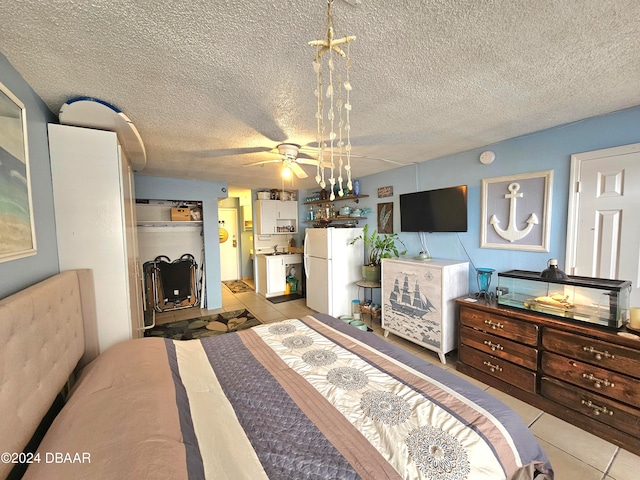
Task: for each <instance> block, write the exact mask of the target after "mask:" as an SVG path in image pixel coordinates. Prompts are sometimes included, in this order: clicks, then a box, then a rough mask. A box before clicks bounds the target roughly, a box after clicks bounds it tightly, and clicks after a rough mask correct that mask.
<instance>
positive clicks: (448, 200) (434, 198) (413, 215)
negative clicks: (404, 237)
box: [400, 185, 467, 233]
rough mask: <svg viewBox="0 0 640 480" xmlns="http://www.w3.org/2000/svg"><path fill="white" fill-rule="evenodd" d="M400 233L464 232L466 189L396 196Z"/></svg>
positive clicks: (453, 188) (447, 189)
mask: <svg viewBox="0 0 640 480" xmlns="http://www.w3.org/2000/svg"><path fill="white" fill-rule="evenodd" d="M400 230H401V231H403V232H429V233H430V232H466V231H467V186H466V185H459V186H457V187H447V188H438V189H436V190H426V191H424V192H415V193H405V194H403V195H400Z"/></svg>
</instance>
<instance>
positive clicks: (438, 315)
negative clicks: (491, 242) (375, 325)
mask: <svg viewBox="0 0 640 480" xmlns="http://www.w3.org/2000/svg"><path fill="white" fill-rule="evenodd" d="M468 293H469V264H468V263H467V262H459V261H453V260H438V259H431V260H426V261H425V260H413V259H383V260H382V293H381V295H382V328H383V329H384V331H385V336H387V335H388V334H389V332H391V333H394V334H396V335H398V336H399V337H403V338H406V339H407V340H409V341H411V342H414V343H417V344H418V345H422V346H423V347H425V348H428V349H430V350H433V351H435V352H437V353H438V355H439V356H440V361H441V362H442V363H446V359H445V355H446V354H447V353H449V352H450V351H452V350H454V349H455V348H456V337H457V335H456V324H457V322H456V318H455V312H456V310H455V299H456V298H458V297H461V296H463V295H467V294H468Z"/></svg>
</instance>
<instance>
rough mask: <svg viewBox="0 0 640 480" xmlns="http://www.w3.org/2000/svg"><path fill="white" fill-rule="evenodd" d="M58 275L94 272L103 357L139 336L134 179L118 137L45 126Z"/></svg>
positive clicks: (139, 285)
mask: <svg viewBox="0 0 640 480" xmlns="http://www.w3.org/2000/svg"><path fill="white" fill-rule="evenodd" d="M49 150H50V157H51V174H52V178H53V198H54V209H55V217H56V235H57V241H58V259H59V263H60V270H61V271H63V270H70V269H75V268H91V269H92V270H93V276H94V282H95V291H96V308H97V318H98V335H99V339H100V351H104V350H106V349H107V348H109V347H110V346H111V345H113V344H115V343H118V342H120V341H122V340H127V339H130V338H137V337H140V336H142V332H143V328H144V324H143V322H144V316H143V303H142V278H141V276H142V270H141V266H140V262H139V258H138V246H137V245H138V241H137V234H136V211H135V194H134V183H133V171H132V169H131V167H130V165H129V163H128V161H127V159H126V158H125V157H124V155H123V154H122V152H121V149H120V146H119V145H118V138H117V135H116V133H115V132H108V131H103V130H94V129H90V128H82V127H75V126H68V125H57V124H49Z"/></svg>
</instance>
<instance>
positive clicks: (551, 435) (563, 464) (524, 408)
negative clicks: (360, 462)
mask: <svg viewBox="0 0 640 480" xmlns="http://www.w3.org/2000/svg"><path fill="white" fill-rule="evenodd" d="M243 308H246V309H247V310H249V311H250V312H252V313H253V314H254V315H255V316H256V317H258V319H260V320H261V321H262V322H263V323H271V322H276V321H278V320H285V319H287V318H292V317H300V316H304V315H308V314H310V313H314V311H313V310H311V309H309V308H307V306H306V303H305V299H304V298H303V299H299V300H292V301H290V302H285V303H279V304H273V303H271V302H269V301H268V300H267V299H266V298H264V297H263V296H261V295H258V294H256V293H255V292H244V293H238V294H233V293H232V292H231V290H229V289H228V288H227V287H226V286H224V285H223V286H222V309H218V310H205V311H203V315H207V314H212V313H219V312H221V311H231V310H239V309H243ZM172 315H173V316H172V317H171V320H169V319H168V317H167V319H166V320H165V321H175V320H179V319H180V318H192V317H193V311H192V310H189V309H186V310H177V311H176V312H174V313H172ZM367 324H368V325H371V324H370V323H369V319H368V318H367ZM372 327H373V330H374V333H375V334H376V335H379V336H380V337H382V338H385V337H384V335H383V330H382V328H381V327H380V323H379V321H378V322H377V323H376V322H374V323H373V325H372ZM386 340H388V341H390V342H391V343H394V344H396V345H398V346H400V347H402V348H404V349H405V350H408V351H410V352H411V353H413V354H415V355H418V356H419V357H421V358H423V359H425V360H427V361H428V362H431V363H433V364H435V365H437V366H439V367H441V368H444V369H446V370H449V371H451V372H452V373H454V374H456V375H458V376H460V377H463V378H465V379H466V380H468V381H470V382H471V383H473V384H475V385H477V386H479V387H480V388H482V389H483V390H486V391H487V392H489V393H490V394H492V395H493V396H495V397H496V398H498V399H500V400H501V401H503V402H504V403H505V404H507V405H508V406H509V407H511V408H512V409H513V410H514V411H515V412H516V413H517V414H518V415H520V417H521V418H522V419H523V421H524V422H525V423H526V424H527V425H528V426H529V428H530V430H531V431H532V432H533V434H534V435H535V436H536V437H537V438H538V440H539V441H540V444H541V445H542V447H543V448H544V449H545V451H546V452H547V455H548V457H549V460H550V462H551V464H552V465H553V468H554V470H555V472H556V480H574V479H575V480H637V479H639V478H640V457H639V456H637V455H634V454H632V453H630V452H628V451H626V450H624V449H622V448H619V447H617V446H616V445H613V444H612V443H609V442H607V441H605V440H602V439H600V438H599V437H596V436H594V435H592V434H591V433H589V432H586V431H584V430H581V429H579V428H577V427H574V426H573V425H571V424H569V423H567V422H565V421H563V420H561V419H559V418H557V417H554V416H552V415H549V414H548V413H545V412H543V411H542V410H539V409H537V408H535V407H532V406H531V405H528V404H526V403H524V402H522V401H520V400H518V399H516V398H513V397H511V396H509V395H507V394H505V393H502V392H500V391H499V390H496V389H495V388H492V387H489V386H488V385H485V384H484V383H481V382H479V381H477V380H475V379H473V378H470V377H467V376H466V375H463V374H461V373H460V372H458V371H457V370H456V366H455V361H456V359H455V357H453V356H447V365H442V363H440V360H439V358H438V355H437V354H436V353H434V352H431V351H430V350H427V349H425V348H422V347H421V346H419V345H416V344H414V343H411V342H409V341H407V340H404V339H402V338H400V337H397V336H395V335H393V334H389V337H388V338H386ZM450 357H451V358H450ZM638 434H639V435H640V432H639V433H638Z"/></svg>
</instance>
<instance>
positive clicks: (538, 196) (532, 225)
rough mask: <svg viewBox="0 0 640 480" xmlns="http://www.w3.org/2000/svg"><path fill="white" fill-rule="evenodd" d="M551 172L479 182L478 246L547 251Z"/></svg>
mask: <svg viewBox="0 0 640 480" xmlns="http://www.w3.org/2000/svg"><path fill="white" fill-rule="evenodd" d="M552 191H553V170H544V171H540V172H530V173H522V174H516V175H506V176H502V177H494V178H484V179H482V194H481V195H482V202H481V203H482V213H481V219H480V221H481V225H480V247H481V248H496V249H502V250H521V251H529V252H548V251H549V245H550V239H551V211H552V210H551V192H552Z"/></svg>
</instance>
